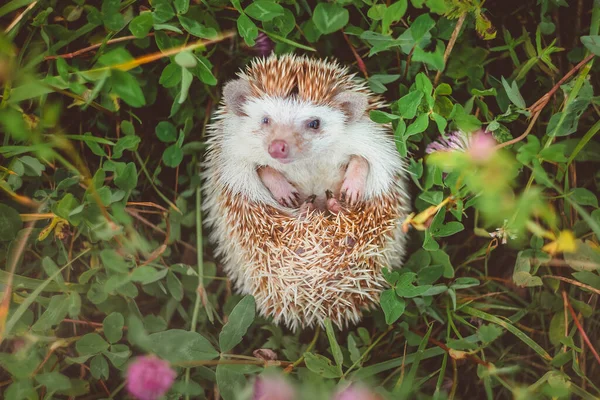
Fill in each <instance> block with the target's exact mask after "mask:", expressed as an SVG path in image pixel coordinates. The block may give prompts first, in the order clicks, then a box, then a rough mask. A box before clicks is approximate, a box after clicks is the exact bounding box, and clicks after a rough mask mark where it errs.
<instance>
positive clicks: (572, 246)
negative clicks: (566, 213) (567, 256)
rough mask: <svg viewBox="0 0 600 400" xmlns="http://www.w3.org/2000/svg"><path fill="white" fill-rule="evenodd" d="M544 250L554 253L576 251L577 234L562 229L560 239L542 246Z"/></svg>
mask: <svg viewBox="0 0 600 400" xmlns="http://www.w3.org/2000/svg"><path fill="white" fill-rule="evenodd" d="M542 250H544V251H545V252H548V253H550V254H552V255H554V254H557V253H574V252H575V250H577V244H576V243H575V236H574V235H573V232H571V231H561V232H560V234H559V235H558V239H556V240H554V241H553V242H550V243H548V244H547V245H545V246H544V247H542Z"/></svg>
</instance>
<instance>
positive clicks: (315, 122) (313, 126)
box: [308, 119, 321, 129]
mask: <svg viewBox="0 0 600 400" xmlns="http://www.w3.org/2000/svg"><path fill="white" fill-rule="evenodd" d="M320 124H321V123H320V122H319V120H318V119H314V120H312V121H310V122H309V123H308V127H309V128H311V129H319V125H320Z"/></svg>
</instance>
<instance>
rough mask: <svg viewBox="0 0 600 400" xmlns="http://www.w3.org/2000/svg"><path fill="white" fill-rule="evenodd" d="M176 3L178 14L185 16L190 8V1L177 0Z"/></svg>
mask: <svg viewBox="0 0 600 400" xmlns="http://www.w3.org/2000/svg"><path fill="white" fill-rule="evenodd" d="M174 3H175V10H176V11H177V14H185V13H187V12H188V9H189V8H190V0H175V1H174Z"/></svg>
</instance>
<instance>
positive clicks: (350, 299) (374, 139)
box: [203, 55, 408, 330]
mask: <svg viewBox="0 0 600 400" xmlns="http://www.w3.org/2000/svg"><path fill="white" fill-rule="evenodd" d="M274 83H277V84H274ZM380 106H381V104H380V103H379V100H377V97H376V96H375V95H373V94H372V93H371V92H369V91H368V89H367V88H366V86H365V85H364V84H362V83H357V82H356V81H354V80H353V79H352V77H351V76H350V75H349V74H348V71H347V70H346V69H345V68H342V67H340V66H339V65H337V64H336V63H332V62H325V61H318V60H310V59H308V58H303V57H295V56H290V55H286V56H279V57H277V56H273V57H271V58H268V59H265V60H258V61H255V62H254V63H253V64H251V65H250V66H249V67H248V68H247V70H246V71H245V72H244V73H242V74H240V78H239V79H237V80H235V81H232V82H230V83H228V84H227V85H226V86H225V89H224V103H223V105H222V106H221V108H220V109H219V112H218V114H217V115H218V117H217V121H216V122H215V123H214V124H213V125H212V127H211V130H210V135H211V138H210V140H209V143H208V153H207V157H206V160H207V161H206V164H205V165H206V171H205V176H206V177H207V179H206V181H205V184H204V188H203V190H204V201H205V205H204V207H205V210H206V211H207V218H206V219H205V221H206V223H207V225H208V228H209V230H210V237H211V239H212V240H213V241H214V242H215V244H216V250H217V251H216V254H217V255H218V256H219V257H220V260H221V262H222V263H223V266H224V269H225V272H226V273H227V275H228V276H229V278H230V279H231V280H232V282H233V283H234V285H235V288H236V289H237V290H238V291H241V292H243V293H247V294H251V295H253V296H254V298H255V300H256V304H257V309H258V311H259V312H260V314H261V315H263V316H265V317H271V318H273V322H274V323H276V324H284V325H286V326H287V327H288V328H290V329H292V330H296V329H299V328H300V329H303V328H309V327H313V326H315V325H321V326H322V325H323V324H324V321H325V320H326V319H328V318H329V319H331V320H332V322H333V323H335V324H336V325H338V326H339V327H344V326H347V325H349V324H354V323H358V322H359V321H360V319H361V318H362V315H363V314H362V313H363V311H364V310H366V309H371V308H374V307H377V305H378V301H379V295H380V293H381V292H382V290H384V289H385V288H386V285H387V284H386V281H385V279H384V277H383V269H386V268H396V267H400V266H401V265H400V263H401V261H402V257H403V255H404V243H405V237H404V234H403V233H402V229H401V225H402V221H403V220H404V218H405V217H406V215H407V212H408V197H407V194H406V184H405V175H404V170H403V168H402V162H401V161H400V159H399V156H398V153H397V152H396V150H395V146H394V142H393V140H392V139H391V137H390V135H389V132H388V131H389V128H388V127H383V126H381V125H378V124H375V123H374V122H372V121H370V119H369V117H368V112H369V110H372V109H376V108H378V107H380ZM240 143H243V145H240ZM225 155H226V156H225ZM317 155H325V156H317ZM310 160H312V161H310ZM253 165H254V166H261V167H259V168H258V169H255V168H254V167H252V166H253ZM327 193H330V195H329V198H328V195H327ZM312 196H315V197H314V200H313V201H314V208H315V210H314V212H310V213H307V214H306V215H304V216H303V217H301V218H300V217H299V216H301V214H300V210H301V208H302V203H304V202H305V201H306V200H307V199H310V198H312ZM331 199H333V201H331ZM336 202H337V204H338V205H341V206H343V208H342V209H340V210H338V211H342V212H334V211H336V210H335V209H334V207H333V206H332V204H330V203H333V204H334V205H335V203H336Z"/></svg>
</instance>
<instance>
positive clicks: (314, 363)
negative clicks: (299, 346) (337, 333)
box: [304, 352, 342, 378]
mask: <svg viewBox="0 0 600 400" xmlns="http://www.w3.org/2000/svg"><path fill="white" fill-rule="evenodd" d="M304 362H305V363H306V368H308V369H309V370H311V371H312V372H314V373H316V374H319V375H321V376H322V377H323V378H339V377H340V376H341V375H342V372H341V371H340V370H339V368H337V367H335V366H333V365H332V364H331V360H330V359H328V358H327V357H324V356H322V355H320V354H313V353H308V352H307V353H304Z"/></svg>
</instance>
